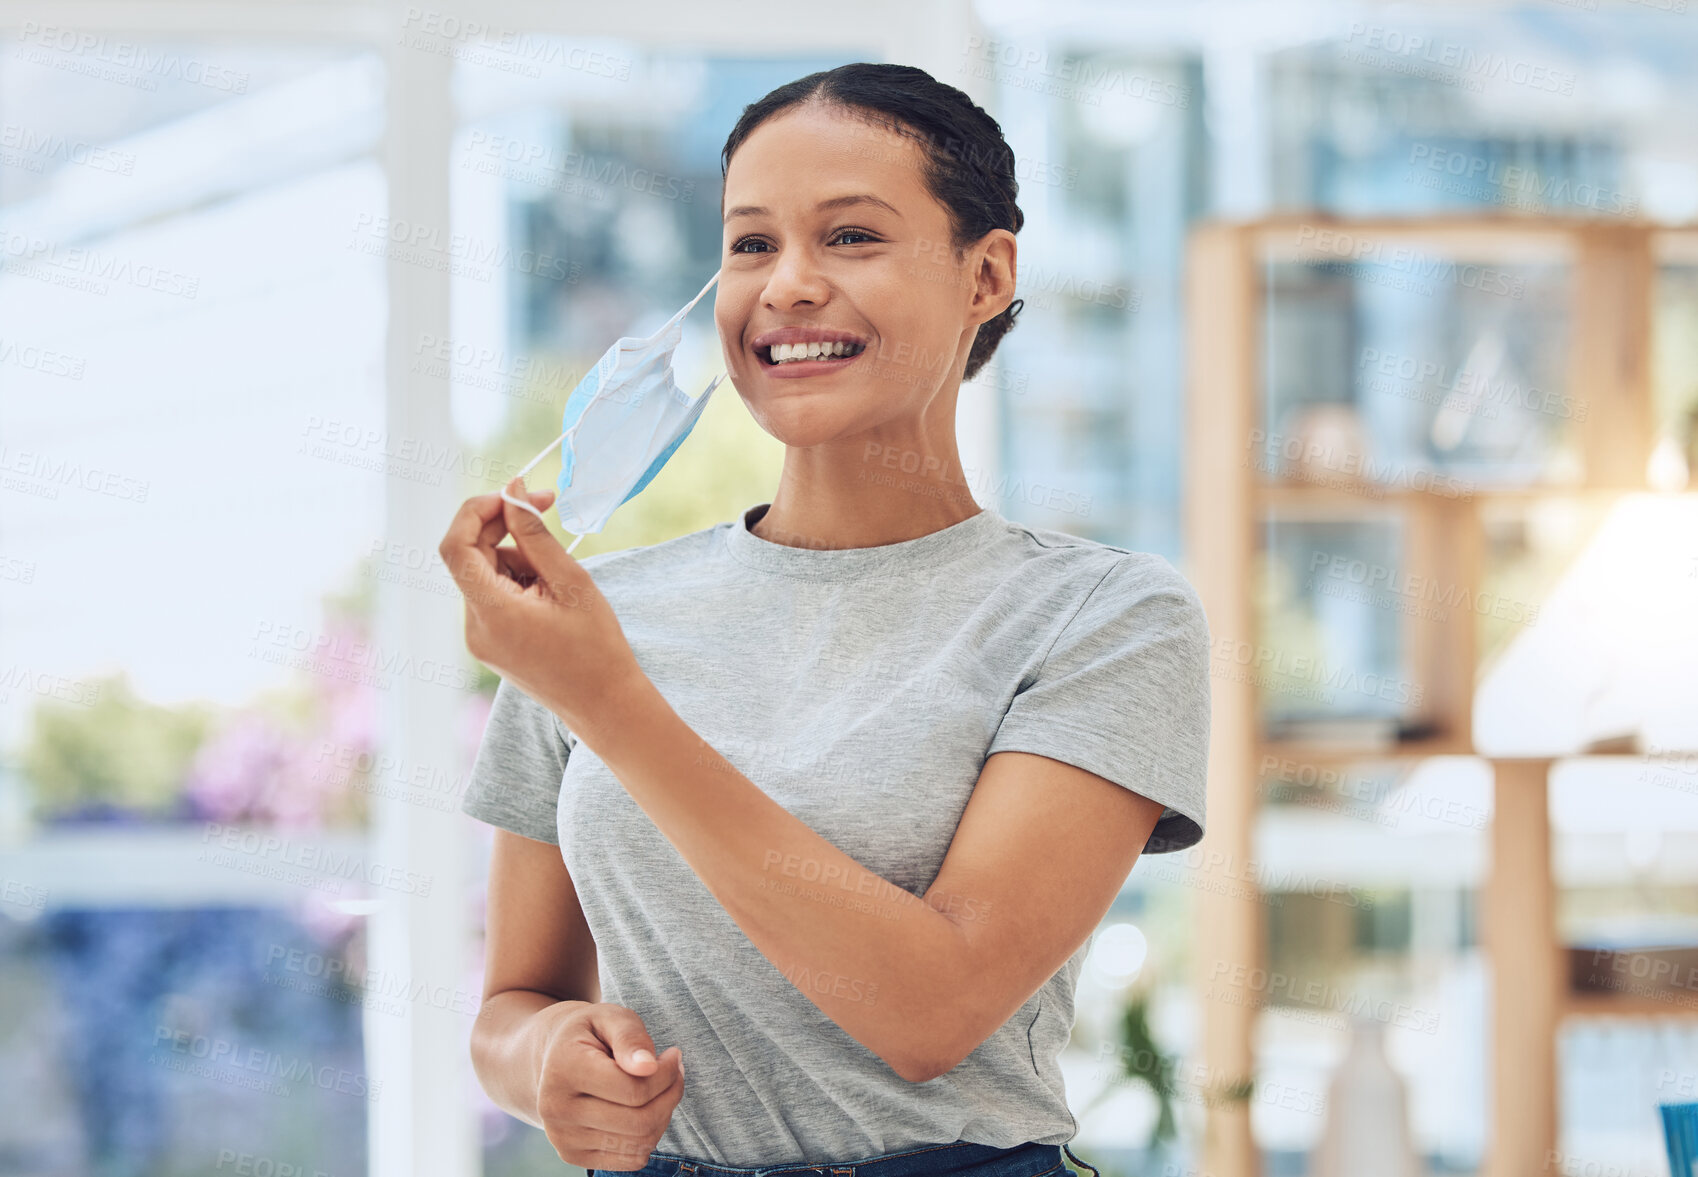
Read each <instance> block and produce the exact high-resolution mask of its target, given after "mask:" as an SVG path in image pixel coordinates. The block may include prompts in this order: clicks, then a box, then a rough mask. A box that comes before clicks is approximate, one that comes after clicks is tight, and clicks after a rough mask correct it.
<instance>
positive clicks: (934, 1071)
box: [890, 1042, 968, 1083]
mask: <svg viewBox="0 0 1698 1177" xmlns="http://www.w3.org/2000/svg"><path fill="white" fill-rule="evenodd" d="M967 1053H968V1052H966V1051H957V1050H955V1048H954V1047H953V1046H951V1045H947V1044H939V1043H937V1042H916V1043H914V1044H913V1049H912V1050H911V1051H910V1053H908V1054H906V1055H904V1056H903V1057H901V1058H898V1059H896V1060H895V1061H893V1062H891V1064H890V1065H891V1069H892V1070H894V1071H895V1072H896V1073H897V1074H898V1075H900V1076H901V1077H902V1078H903V1079H905V1080H907V1081H908V1082H909V1083H930V1082H931V1081H932V1080H933V1079H936V1078H938V1077H939V1076H941V1075H947V1074H949V1072H951V1071H953V1070H954V1069H955V1068H956V1067H957V1066H959V1065H960V1064H961V1061H962V1060H963V1059H965V1058H966V1057H967Z"/></svg>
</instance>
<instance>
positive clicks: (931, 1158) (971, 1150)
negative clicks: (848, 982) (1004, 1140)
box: [596, 1140, 1061, 1177]
mask: <svg viewBox="0 0 1698 1177" xmlns="http://www.w3.org/2000/svg"><path fill="white" fill-rule="evenodd" d="M1001 1159H1008V1160H1011V1161H1026V1160H1030V1161H1031V1162H1032V1163H1031V1168H1030V1172H1032V1173H1034V1174H1038V1173H1045V1172H1047V1171H1048V1170H1050V1169H1052V1168H1055V1167H1056V1166H1058V1165H1060V1164H1061V1146H1060V1145H1058V1144H1017V1145H1015V1146H1014V1147H1012V1148H997V1147H996V1146H995V1145H991V1144H972V1143H970V1142H968V1141H965V1140H958V1141H956V1142H955V1143H954V1144H931V1145H925V1146H923V1147H921V1148H915V1149H907V1150H904V1151H902V1152H893V1153H885V1154H883V1155H882V1156H875V1157H863V1158H862V1159H860V1160H855V1161H833V1162H815V1163H814V1164H811V1165H810V1164H788V1165H758V1166H743V1167H739V1166H735V1165H713V1164H709V1163H707V1162H705V1161H695V1160H691V1159H690V1158H689V1157H681V1156H676V1155H674V1154H671V1153H661V1152H657V1153H653V1154H651V1155H650V1157H649V1163H648V1165H647V1166H646V1167H644V1168H643V1169H640V1170H632V1171H631V1172H634V1173H645V1174H646V1173H651V1172H654V1171H656V1169H657V1165H656V1162H661V1163H662V1164H661V1166H660V1171H663V1172H668V1173H670V1172H671V1171H672V1170H671V1166H672V1165H674V1164H676V1165H677V1166H678V1170H677V1172H678V1175H679V1177H948V1175H949V1174H951V1173H956V1172H960V1171H963V1170H968V1169H972V1168H973V1167H975V1166H977V1165H982V1164H984V1163H985V1162H986V1161H991V1160H1001ZM596 1177H621V1175H620V1174H616V1173H615V1172H614V1171H613V1170H601V1169H598V1170H596Z"/></svg>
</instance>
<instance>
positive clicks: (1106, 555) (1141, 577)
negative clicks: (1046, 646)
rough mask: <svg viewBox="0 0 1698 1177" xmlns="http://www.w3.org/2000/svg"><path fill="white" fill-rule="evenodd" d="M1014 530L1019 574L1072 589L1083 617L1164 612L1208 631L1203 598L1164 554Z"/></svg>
mask: <svg viewBox="0 0 1698 1177" xmlns="http://www.w3.org/2000/svg"><path fill="white" fill-rule="evenodd" d="M1009 530H1010V533H1011V537H1012V538H1013V539H1014V541H1015V543H1016V544H1017V546H1018V548H1019V550H1020V554H1021V559H1020V561H1019V567H1018V571H1019V573H1020V574H1021V575H1022V576H1023V577H1026V578H1030V580H1032V581H1036V582H1039V583H1048V584H1052V585H1054V586H1056V587H1057V588H1061V589H1064V590H1066V591H1070V592H1071V593H1072V594H1073V595H1074V596H1075V597H1076V598H1077V599H1078V600H1079V604H1080V611H1081V613H1088V614H1091V615H1093V616H1094V617H1101V616H1102V615H1120V614H1128V613H1138V614H1140V615H1141V616H1149V615H1152V614H1159V615H1160V616H1162V617H1163V618H1165V619H1167V620H1169V621H1170V622H1172V623H1177V624H1181V625H1186V626H1191V627H1195V628H1198V629H1200V630H1202V631H1203V632H1204V633H1206V632H1207V624H1208V623H1207V618H1206V616H1205V615H1204V612H1203V602H1202V598H1201V597H1200V596H1198V594H1197V590H1196V588H1195V587H1194V586H1193V585H1192V584H1191V582H1190V581H1189V580H1188V579H1186V577H1185V575H1184V574H1183V573H1181V572H1180V571H1179V569H1178V568H1176V567H1174V565H1173V563H1172V562H1171V561H1169V560H1168V559H1167V557H1165V556H1163V555H1161V554H1160V553H1157V552H1145V551H1139V550H1137V549H1134V548H1127V547H1121V546H1119V545H1117V544H1109V543H1103V542H1101V541H1099V540H1093V539H1087V538H1085V537H1083V536H1078V535H1072V534H1070V533H1068V532H1064V531H1056V530H1053V529H1050V528H1043V527H1032V526H1029V525H1026V524H1019V523H1010V525H1009ZM1081 593H1082V594H1083V595H1080V594H1081ZM1140 606H1144V607H1143V608H1140Z"/></svg>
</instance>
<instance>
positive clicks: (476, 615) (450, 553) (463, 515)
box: [437, 478, 644, 747]
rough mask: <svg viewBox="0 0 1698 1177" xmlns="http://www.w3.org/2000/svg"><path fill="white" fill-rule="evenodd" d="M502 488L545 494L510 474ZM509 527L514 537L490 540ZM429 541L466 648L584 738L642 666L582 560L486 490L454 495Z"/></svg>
mask: <svg viewBox="0 0 1698 1177" xmlns="http://www.w3.org/2000/svg"><path fill="white" fill-rule="evenodd" d="M507 493H509V494H511V495H512V496H513V497H514V498H521V497H523V498H525V499H526V500H527V501H528V502H530V503H531V504H532V505H534V506H535V507H536V508H537V509H538V510H539V511H540V510H546V509H547V507H548V505H549V504H550V503H552V502H553V501H554V492H553V491H550V490H539V491H526V490H525V488H524V483H523V482H522V481H521V480H520V479H517V478H515V479H514V480H513V481H512V482H510V483H509V484H508V486H507ZM509 532H511V533H512V535H513V539H514V540H515V542H517V544H518V547H508V548H502V547H497V546H496V545H497V544H498V543H500V542H501V537H502V536H504V535H506V534H508V533H509ZM437 551H438V553H439V554H440V555H441V556H442V560H443V563H445V564H446V565H447V566H448V571H449V573H450V574H451V575H452V576H453V577H454V581H455V583H456V584H458V585H459V586H460V592H461V595H462V596H464V597H465V600H466V648H467V649H468V650H469V651H471V654H472V657H474V658H476V659H477V660H478V661H479V662H482V663H484V664H485V665H486V666H488V667H489V668H490V669H492V670H494V671H495V672H496V673H498V674H500V675H501V677H502V678H505V679H508V680H510V681H511V682H512V683H513V685H514V686H516V687H518V688H520V689H521V690H523V691H524V692H525V694H527V695H529V696H531V698H533V699H535V700H536V701H537V702H539V703H541V704H542V705H543V706H545V707H547V708H548V709H549V710H550V711H553V712H554V713H555V714H556V715H558V716H560V718H561V721H562V722H563V723H565V725H566V726H567V728H568V729H570V730H572V731H573V732H574V733H575V734H576V735H578V737H579V738H580V739H584V740H585V742H586V743H588V742H590V738H589V736H588V735H587V734H586V733H587V732H588V731H590V730H593V729H595V727H596V726H597V724H598V723H600V722H602V721H603V720H604V719H606V718H609V716H608V715H607V712H608V710H609V709H610V708H616V707H617V706H618V705H619V701H620V700H621V699H622V698H624V697H626V692H627V691H628V690H630V689H631V688H632V687H633V686H635V685H636V684H638V683H640V682H642V681H643V680H644V676H643V672H642V670H641V669H640V668H639V667H638V665H637V658H636V655H635V654H634V653H633V652H632V650H631V644H630V643H629V642H628V641H626V640H625V631H624V630H623V629H622V628H621V627H620V625H619V619H618V618H617V617H615V616H614V615H613V608H612V606H611V605H609V604H608V602H607V598H605V597H603V596H602V594H601V590H600V589H598V588H597V587H596V585H595V581H593V580H592V579H590V574H589V573H588V572H585V571H584V568H583V565H581V564H579V563H578V561H577V560H575V559H573V558H572V555H571V553H569V552H567V551H566V549H565V548H564V547H563V546H562V545H561V543H560V541H559V540H557V539H555V538H554V535H553V533H552V532H550V531H549V530H548V528H547V527H546V526H545V525H544V524H543V521H542V520H541V519H540V518H538V517H537V516H535V515H532V514H531V513H530V512H529V511H526V510H524V509H523V508H520V507H515V506H513V505H512V504H511V503H507V502H504V501H503V500H502V498H501V496H500V495H499V494H493V493H492V494H485V495H477V496H475V497H473V498H469V499H467V500H466V501H465V502H464V503H463V504H461V506H460V510H459V511H458V512H457V513H456V514H455V516H454V521H453V522H452V523H451V524H449V526H448V533H447V534H446V535H444V536H443V537H442V543H441V544H440V545H438V547H437ZM591 746H592V747H593V746H594V745H593V743H592V744H591Z"/></svg>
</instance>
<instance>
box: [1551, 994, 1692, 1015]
mask: <svg viewBox="0 0 1698 1177" xmlns="http://www.w3.org/2000/svg"><path fill="white" fill-rule="evenodd" d="M1559 1012H1560V1016H1561V1017H1564V1018H1698V993H1681V994H1678V995H1671V997H1670V998H1669V999H1667V1000H1665V999H1663V998H1660V997H1647V996H1645V995H1643V994H1637V993H1570V994H1569V995H1568V997H1567V998H1566V999H1565V1000H1564V1001H1563V1003H1562V1008H1561V1010H1560V1011H1559Z"/></svg>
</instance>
